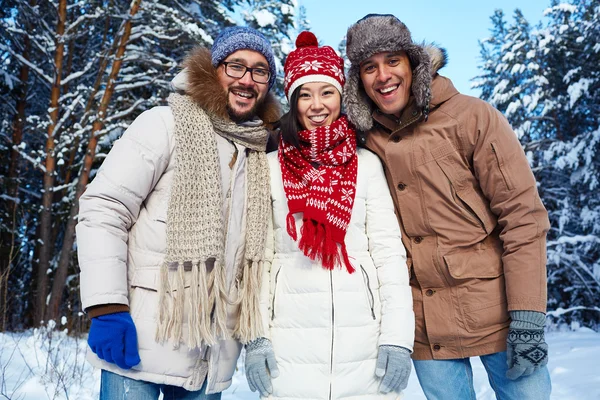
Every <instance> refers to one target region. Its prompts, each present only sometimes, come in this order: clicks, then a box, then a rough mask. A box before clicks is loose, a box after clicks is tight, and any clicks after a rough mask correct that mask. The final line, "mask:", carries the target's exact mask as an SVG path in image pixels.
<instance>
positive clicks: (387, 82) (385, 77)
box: [360, 51, 412, 117]
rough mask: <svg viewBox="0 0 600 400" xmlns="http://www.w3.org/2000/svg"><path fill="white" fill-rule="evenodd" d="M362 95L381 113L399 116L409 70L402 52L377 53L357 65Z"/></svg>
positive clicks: (405, 98) (407, 91) (405, 101)
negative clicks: (364, 93) (369, 99)
mask: <svg viewBox="0 0 600 400" xmlns="http://www.w3.org/2000/svg"><path fill="white" fill-rule="evenodd" d="M360 79H361V80H362V83H363V86H364V88H365V92H366V93H367V95H368V96H369V97H370V98H371V100H373V102H375V104H376V105H377V107H378V108H379V109H380V110H381V111H382V112H383V113H385V114H393V115H395V116H396V117H399V116H400V113H401V112H402V110H404V107H406V105H407V104H408V99H409V97H410V87H411V85H412V69H411V66H410V61H409V59H408V56H407V55H406V53H405V52H403V51H401V52H385V53H377V54H375V55H373V56H371V57H369V58H367V59H366V60H365V61H363V62H362V63H361V64H360Z"/></svg>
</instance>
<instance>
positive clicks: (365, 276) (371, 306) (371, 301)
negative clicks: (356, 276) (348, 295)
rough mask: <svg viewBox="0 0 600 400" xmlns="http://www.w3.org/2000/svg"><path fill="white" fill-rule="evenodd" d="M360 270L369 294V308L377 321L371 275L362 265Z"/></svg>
mask: <svg viewBox="0 0 600 400" xmlns="http://www.w3.org/2000/svg"><path fill="white" fill-rule="evenodd" d="M360 270H361V272H362V276H363V283H364V285H365V292H366V294H367V302H368V306H369V309H370V310H371V317H372V318H373V319H374V320H375V319H376V318H375V296H374V295H373V291H372V290H371V285H370V280H369V275H368V274H367V271H365V268H364V267H363V266H362V264H361V265H360Z"/></svg>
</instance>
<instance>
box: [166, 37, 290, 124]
mask: <svg viewBox="0 0 600 400" xmlns="http://www.w3.org/2000/svg"><path fill="white" fill-rule="evenodd" d="M183 67H184V69H183V70H182V71H181V73H179V74H178V75H177V76H176V77H175V79H173V81H172V82H171V86H172V87H173V89H175V90H177V91H180V92H182V93H183V94H186V95H188V96H190V97H191V98H192V99H193V100H194V102H195V103H196V104H198V105H199V106H200V108H202V109H203V110H204V111H206V112H208V113H210V114H214V115H216V116H218V117H220V118H222V119H225V120H229V119H230V118H229V115H228V113H227V107H226V105H227V94H226V93H225V91H224V90H223V87H222V86H221V84H220V83H219V78H218V76H217V70H216V68H215V67H213V66H212V62H211V55H210V50H208V49H206V48H203V47H201V48H197V49H195V50H193V51H192V52H191V53H190V54H189V55H188V56H187V57H186V59H185V61H184V62H183ZM280 114H281V111H280V107H279V102H278V101H277V100H276V98H275V96H274V95H273V94H272V93H271V92H268V93H267V95H266V97H265V101H264V102H263V104H262V106H261V107H260V108H259V109H258V110H257V117H258V118H260V119H261V120H262V121H263V122H264V123H265V124H267V125H271V124H273V123H274V122H275V121H277V120H278V119H279V116H280Z"/></svg>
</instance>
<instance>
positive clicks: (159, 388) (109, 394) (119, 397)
mask: <svg viewBox="0 0 600 400" xmlns="http://www.w3.org/2000/svg"><path fill="white" fill-rule="evenodd" d="M205 390H206V380H205V381H204V385H202V388H200V390H197V391H194V392H190V391H188V390H185V389H184V388H182V387H178V386H170V385H161V384H158V383H151V382H146V381H136V380H135V379H131V378H126V377H124V376H121V375H117V374H114V373H112V372H108V371H105V370H102V377H101V379H100V400H156V399H158V396H159V395H160V392H162V393H163V399H164V400H220V399H221V393H214V394H205V393H204V391H205Z"/></svg>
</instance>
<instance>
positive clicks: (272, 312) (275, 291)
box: [271, 265, 283, 321]
mask: <svg viewBox="0 0 600 400" xmlns="http://www.w3.org/2000/svg"><path fill="white" fill-rule="evenodd" d="M281 267H283V265H281V266H280V267H279V269H278V270H277V273H276V274H275V286H274V287H273V302H272V303H271V321H273V320H274V319H275V296H277V281H278V280H279V273H280V272H281Z"/></svg>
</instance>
